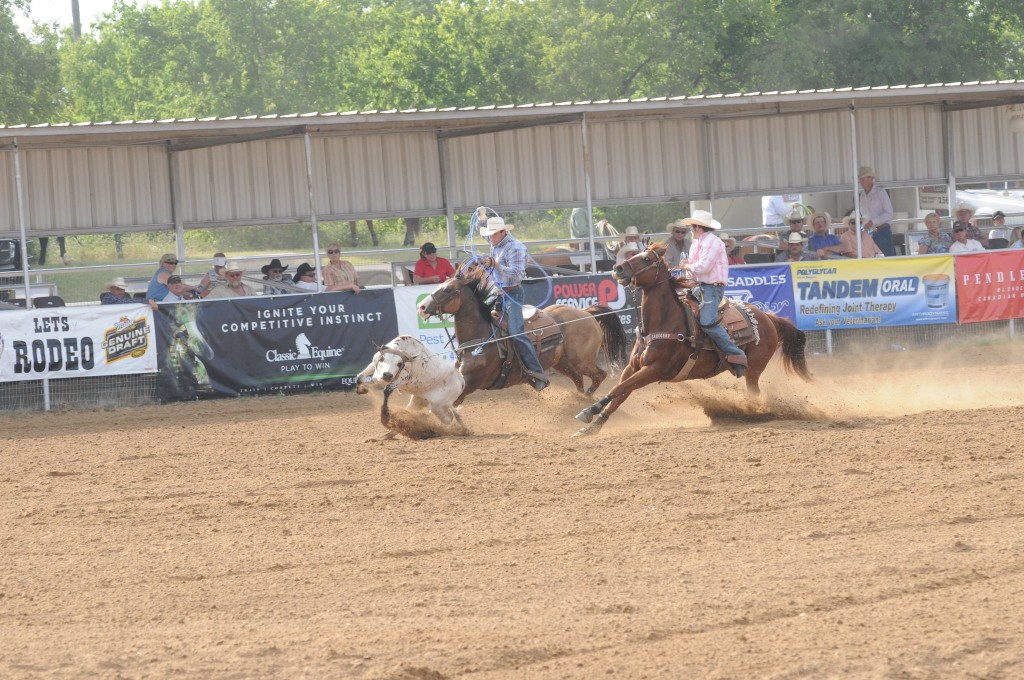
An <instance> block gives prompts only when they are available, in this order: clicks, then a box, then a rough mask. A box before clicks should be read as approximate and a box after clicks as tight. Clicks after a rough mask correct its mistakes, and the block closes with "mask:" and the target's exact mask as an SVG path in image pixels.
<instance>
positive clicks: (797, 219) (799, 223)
mask: <svg viewBox="0 0 1024 680" xmlns="http://www.w3.org/2000/svg"><path fill="white" fill-rule="evenodd" d="M806 225H807V216H806V215H805V214H804V209H803V207H802V206H800V205H799V204H797V205H794V206H793V210H792V211H791V212H790V213H789V214H788V215H786V226H787V227H789V231H788V232H786V233H784V234H782V235H781V236H780V237H779V250H780V251H783V252H784V251H786V250H787V249H788V248H789V244H790V240H789V236H790V234H800V240H801V241H806V240H807V234H805V233H804V227H805V226H806Z"/></svg>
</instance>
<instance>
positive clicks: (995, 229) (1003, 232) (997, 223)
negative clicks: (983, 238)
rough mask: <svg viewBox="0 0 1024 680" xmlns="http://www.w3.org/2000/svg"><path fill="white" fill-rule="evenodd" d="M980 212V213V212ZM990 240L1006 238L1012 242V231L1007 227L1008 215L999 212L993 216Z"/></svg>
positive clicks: (989, 233)
mask: <svg viewBox="0 0 1024 680" xmlns="http://www.w3.org/2000/svg"><path fill="white" fill-rule="evenodd" d="M979 212H980V211H979ZM988 237H989V239H994V238H1005V239H1006V240H1007V241H1009V240H1010V229H1009V228H1008V227H1007V226H1006V213H1004V212H1003V211H1002V210H997V211H995V213H993V215H992V229H990V230H989V232H988Z"/></svg>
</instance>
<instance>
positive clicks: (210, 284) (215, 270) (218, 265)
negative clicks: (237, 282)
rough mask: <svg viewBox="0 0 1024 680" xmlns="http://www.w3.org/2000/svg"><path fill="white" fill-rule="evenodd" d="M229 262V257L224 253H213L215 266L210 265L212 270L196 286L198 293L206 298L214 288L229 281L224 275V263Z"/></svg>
mask: <svg viewBox="0 0 1024 680" xmlns="http://www.w3.org/2000/svg"><path fill="white" fill-rule="evenodd" d="M227 263H228V258H227V256H226V255H224V253H214V254H213V266H211V267H210V271H208V272H206V274H204V275H203V278H202V280H201V281H200V282H199V286H197V287H196V295H198V296H199V297H201V298H204V297H206V296H207V295H209V294H210V293H211V292H213V289H214V288H216V287H218V286H223V285H224V284H225V283H227V281H226V279H225V277H224V265H226V264H227Z"/></svg>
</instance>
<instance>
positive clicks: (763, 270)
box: [725, 264, 796, 322]
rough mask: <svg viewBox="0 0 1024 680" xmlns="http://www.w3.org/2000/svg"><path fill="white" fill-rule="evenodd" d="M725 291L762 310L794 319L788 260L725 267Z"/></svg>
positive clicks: (790, 273) (735, 298) (732, 296)
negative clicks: (786, 261) (757, 264)
mask: <svg viewBox="0 0 1024 680" xmlns="http://www.w3.org/2000/svg"><path fill="white" fill-rule="evenodd" d="M725 294H726V295H727V296H728V297H730V298H732V299H733V300H739V301H741V302H746V303H748V304H751V305H753V306H755V307H757V308H759V309H760V310H761V311H763V312H771V313H772V314H777V315H779V316H782V317H785V318H787V319H789V320H790V321H793V322H795V321H796V310H795V309H794V308H795V305H794V304H793V286H792V271H791V270H790V268H789V265H788V264H772V265H764V266H757V267H755V266H750V265H747V266H745V267H729V283H728V284H727V285H726V287H725Z"/></svg>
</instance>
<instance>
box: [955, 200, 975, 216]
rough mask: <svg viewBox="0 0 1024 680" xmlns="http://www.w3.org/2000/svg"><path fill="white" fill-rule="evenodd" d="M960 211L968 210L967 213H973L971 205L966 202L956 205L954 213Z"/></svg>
mask: <svg viewBox="0 0 1024 680" xmlns="http://www.w3.org/2000/svg"><path fill="white" fill-rule="evenodd" d="M962 212H969V213H971V214H972V215H973V214H974V208H972V207H971V206H969V205H967V204H966V203H961V204H960V205H958V206H957V207H956V214H957V215H959V214H960V213H962Z"/></svg>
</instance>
